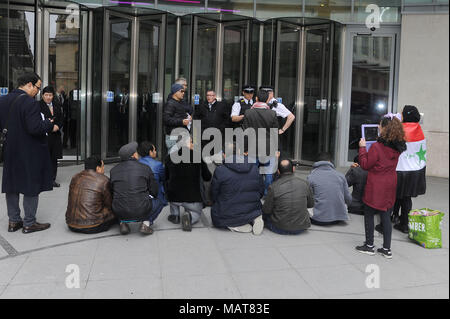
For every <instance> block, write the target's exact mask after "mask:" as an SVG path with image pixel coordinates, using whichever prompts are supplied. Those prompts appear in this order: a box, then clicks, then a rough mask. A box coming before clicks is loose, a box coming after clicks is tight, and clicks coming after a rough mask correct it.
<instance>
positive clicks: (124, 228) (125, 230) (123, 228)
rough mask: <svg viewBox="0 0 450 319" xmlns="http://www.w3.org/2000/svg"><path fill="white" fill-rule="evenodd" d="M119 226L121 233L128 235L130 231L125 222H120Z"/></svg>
mask: <svg viewBox="0 0 450 319" xmlns="http://www.w3.org/2000/svg"><path fill="white" fill-rule="evenodd" d="M119 228H120V234H121V235H128V234H129V233H130V226H128V224H127V223H120V226H119Z"/></svg>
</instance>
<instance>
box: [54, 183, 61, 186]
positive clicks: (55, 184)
mask: <svg viewBox="0 0 450 319" xmlns="http://www.w3.org/2000/svg"><path fill="white" fill-rule="evenodd" d="M53 187H61V185H60V184H59V183H57V182H53Z"/></svg>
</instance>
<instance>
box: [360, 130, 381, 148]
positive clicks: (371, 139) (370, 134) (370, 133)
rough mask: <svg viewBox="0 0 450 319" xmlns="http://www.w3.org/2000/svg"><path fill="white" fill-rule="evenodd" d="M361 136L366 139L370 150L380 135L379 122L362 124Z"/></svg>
mask: <svg viewBox="0 0 450 319" xmlns="http://www.w3.org/2000/svg"><path fill="white" fill-rule="evenodd" d="M361 136H362V138H364V139H365V140H366V150H367V151H369V148H370V147H371V146H372V144H373V143H375V142H376V141H377V138H378V136H379V133H378V124H363V125H361Z"/></svg>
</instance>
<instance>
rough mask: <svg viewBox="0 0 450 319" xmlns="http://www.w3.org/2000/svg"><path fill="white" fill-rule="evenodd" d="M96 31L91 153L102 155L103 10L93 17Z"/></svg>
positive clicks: (99, 10)
mask: <svg viewBox="0 0 450 319" xmlns="http://www.w3.org/2000/svg"><path fill="white" fill-rule="evenodd" d="M93 27H94V32H93V33H92V36H93V39H92V44H93V50H92V52H93V56H92V108H91V119H92V120H91V154H92V155H96V156H101V153H102V150H101V136H102V125H98V123H102V108H101V105H102V101H103V92H102V60H103V58H102V55H103V50H108V49H109V48H103V10H102V9H97V10H94V19H93Z"/></svg>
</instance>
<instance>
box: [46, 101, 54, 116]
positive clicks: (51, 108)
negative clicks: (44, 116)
mask: <svg viewBox="0 0 450 319" xmlns="http://www.w3.org/2000/svg"><path fill="white" fill-rule="evenodd" d="M47 105H48V108H49V110H50V113H52V116H53V104H51V103H50V104H47Z"/></svg>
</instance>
